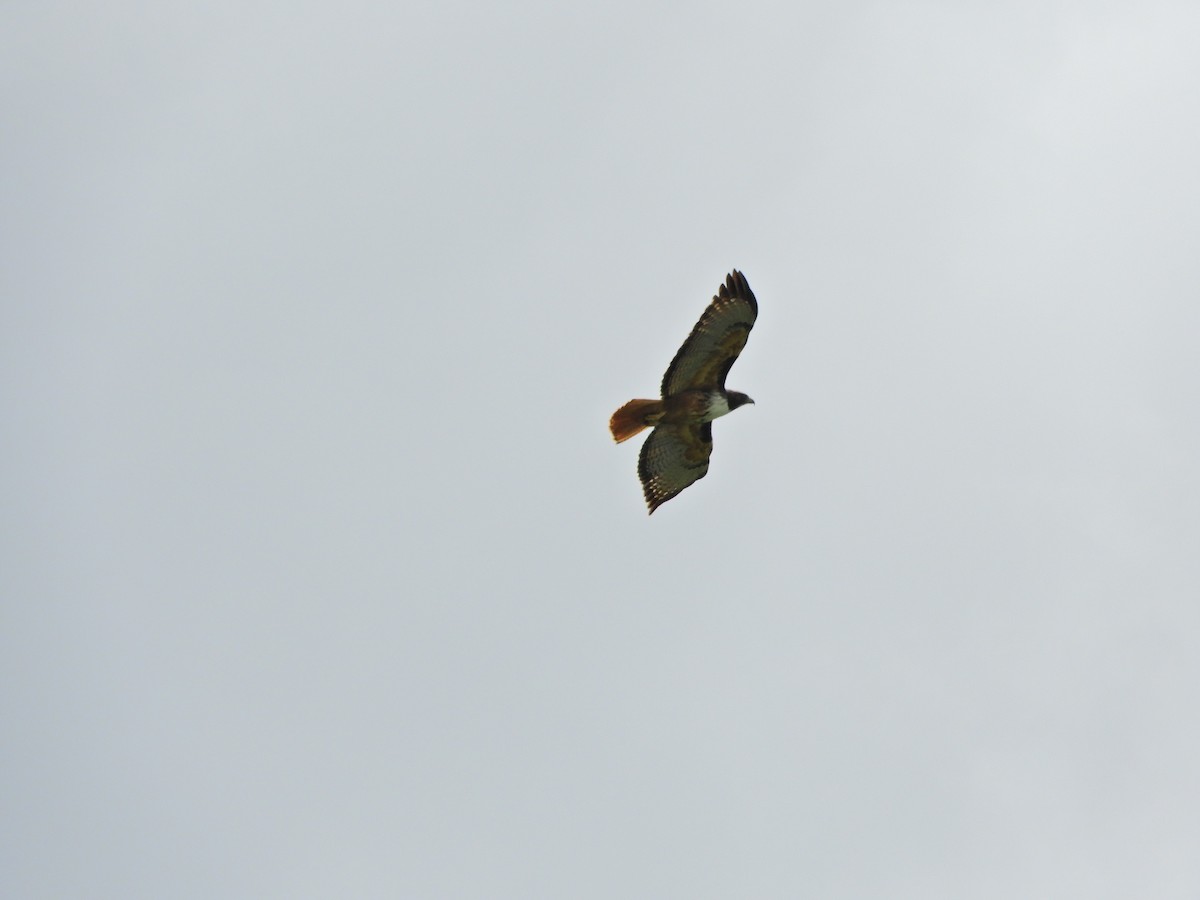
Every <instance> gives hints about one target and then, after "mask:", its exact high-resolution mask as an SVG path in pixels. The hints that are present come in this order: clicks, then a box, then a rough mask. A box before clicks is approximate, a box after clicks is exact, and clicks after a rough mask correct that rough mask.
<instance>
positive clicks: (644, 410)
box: [608, 400, 663, 444]
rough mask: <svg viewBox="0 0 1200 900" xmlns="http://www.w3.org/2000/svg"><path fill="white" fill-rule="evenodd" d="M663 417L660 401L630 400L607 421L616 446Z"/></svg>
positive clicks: (655, 423) (653, 424)
mask: <svg viewBox="0 0 1200 900" xmlns="http://www.w3.org/2000/svg"><path fill="white" fill-rule="evenodd" d="M662 416H663V405H662V401H661V400H630V401H629V402H628V403H626V404H625V405H624V406H622V407H621V408H620V409H618V410H617V411H616V412H615V413H613V414H612V418H611V419H609V420H608V427H609V430H611V431H612V436H613V440H614V441H616V442H617V443H618V444H619V443H621V441H627V440H629V439H630V438H631V437H633V436H634V435H635V434H637V433H638V432H640V431H641V430H642V429H643V428H651V427H653V426H655V425H657V424H658V423H659V420H661V419H662Z"/></svg>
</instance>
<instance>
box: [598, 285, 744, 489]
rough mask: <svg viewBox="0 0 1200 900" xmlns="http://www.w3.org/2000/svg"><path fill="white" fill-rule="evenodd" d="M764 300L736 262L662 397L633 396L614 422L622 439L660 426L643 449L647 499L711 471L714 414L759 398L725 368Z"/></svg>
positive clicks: (671, 371) (641, 470) (688, 342)
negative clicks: (735, 383)
mask: <svg viewBox="0 0 1200 900" xmlns="http://www.w3.org/2000/svg"><path fill="white" fill-rule="evenodd" d="M757 316H758V301H757V300H755V299H754V293H753V292H752V291H751V290H750V285H748V284H747V283H746V277H745V276H744V275H743V274H742V273H741V272H739V271H737V270H736V269H735V270H734V271H733V272H732V273H731V274H730V275H729V277H728V278H726V279H725V283H724V284H723V285H721V289H720V291H718V293H717V295H716V296H715V297H713V299H712V303H710V304H709V305H708V309H706V310H705V311H704V315H702V316H701V317H700V321H699V322H697V323H696V327H695V328H693V329H692V333H691V334H690V335H688V339H687V340H686V341H684V342H683V346H682V347H680V348H679V352H678V353H676V354H675V358H674V359H673V360H671V365H669V366H668V367H667V374H666V375H664V376H663V381H662V399H661V400H630V401H629V402H628V403H626V404H625V405H624V406H622V407H621V408H620V409H618V410H617V411H616V412H615V413H613V415H612V419H611V420H610V421H609V423H608V427H609V428H610V429H611V430H612V436H613V440H615V441H616V442H617V443H618V444H619V443H621V441H627V440H629V439H630V438H631V437H633V436H634V435H635V434H637V433H639V432H640V431H641V430H642V429H644V428H653V429H654V430H653V431H652V432H650V436H649V437H648V438H646V443H644V444H642V452H641V455H640V456H639V457H638V476H639V477H640V478H641V479H642V492H643V493H644V494H645V495H646V505H647V506H649V507H650V512H651V513H653V512H654V511H655V510H656V509H658V508H659V507H660V506H662V505H663V504H664V503H666V502H667V501H668V500H670V499H671V498H672V497H674V496H675V495H676V494H678V493H679V492H680V491H682V490H683V489H684V488H686V487H688V486H689V485H691V484H694V483H695V482H697V481H699V480H700V479H701V478H703V477H704V476H705V475H707V474H708V458H709V456H711V455H712V420H713V419H715V418H717V417H718V416H723V415H725V414H726V413H730V412H732V411H733V410H735V409H737V408H738V407H739V406H742V405H743V404H746V403H753V402H754V401H753V400H751V399H750V398H749V397H747V396H746V395H745V394H739V393H738V392H737V391H727V390H725V376H726V375H728V374H729V369H730V367H731V366H732V365H733V361H734V360H735V359H737V358H738V354H739V353H741V352H742V348H743V347H745V346H746V338H747V337H748V336H749V335H750V329H751V328H753V327H754V320H755V318H757Z"/></svg>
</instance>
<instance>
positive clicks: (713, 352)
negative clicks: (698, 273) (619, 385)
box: [662, 269, 758, 397]
mask: <svg viewBox="0 0 1200 900" xmlns="http://www.w3.org/2000/svg"><path fill="white" fill-rule="evenodd" d="M757 317H758V301H757V300H755V299H754V292H753V291H751V290H750V285H749V284H747V283H746V276H745V275H743V274H742V273H741V272H739V271H737V269H734V270H733V272H731V273H730V274H729V277H728V278H726V279H725V283H724V284H723V285H721V289H720V291H718V292H717V295H716V296H715V297H713V299H712V303H710V304H709V305H708V309H706V310H705V311H704V315H702V316H701V317H700V321H699V322H697V323H696V327H695V328H693V329H692V333H691V334H690V335H688V339H687V340H686V341H684V342H683V346H682V347H680V348H679V352H678V353H676V354H675V358H674V359H673V360H671V365H669V366H668V367H667V374H666V375H664V376H663V382H662V395H663V396H664V397H670V396H671V395H672V394H678V393H679V392H681V391H692V390H707V391H713V390H724V388H725V376H726V375H728V374H729V369H730V367H731V366H732V365H733V361H734V360H735V359H737V358H738V354H739V353H741V352H742V348H743V347H745V346H746V338H747V337H748V336H749V335H750V329H751V328H752V327H754V320H755V319H756V318H757Z"/></svg>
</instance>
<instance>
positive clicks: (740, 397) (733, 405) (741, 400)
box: [728, 391, 754, 410]
mask: <svg viewBox="0 0 1200 900" xmlns="http://www.w3.org/2000/svg"><path fill="white" fill-rule="evenodd" d="M728 397H729V408H730V409H731V410H734V409H737V408H738V407H739V406H745V405H746V404H747V403H753V402H754V401H753V400H751V399H750V398H749V397H747V396H746V395H745V394H742V393H739V392H738V391H729V393H728Z"/></svg>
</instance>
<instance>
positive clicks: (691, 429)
mask: <svg viewBox="0 0 1200 900" xmlns="http://www.w3.org/2000/svg"><path fill="white" fill-rule="evenodd" d="M711 455H712V423H711V422H705V423H704V424H703V425H659V426H658V427H657V428H655V429H654V430H653V431H652V432H650V437H648V438H646V443H644V444H642V452H641V455H640V456H639V457H638V477H640V478H641V479H642V493H643V494H645V495H646V505H647V506H649V507H650V512H654V511H655V510H656V509H658V508H659V507H660V506H662V505H663V504H664V503H666V502H667V501H668V500H670V499H671V498H672V497H674V496H675V495H676V494H678V493H679V492H680V491H682V490H683V489H684V488H685V487H688V486H689V485H692V484H695V483H696V482H697V481H699V480H700V479H701V478H703V477H704V476H705V475H707V474H708V458H709V457H710V456H711Z"/></svg>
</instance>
